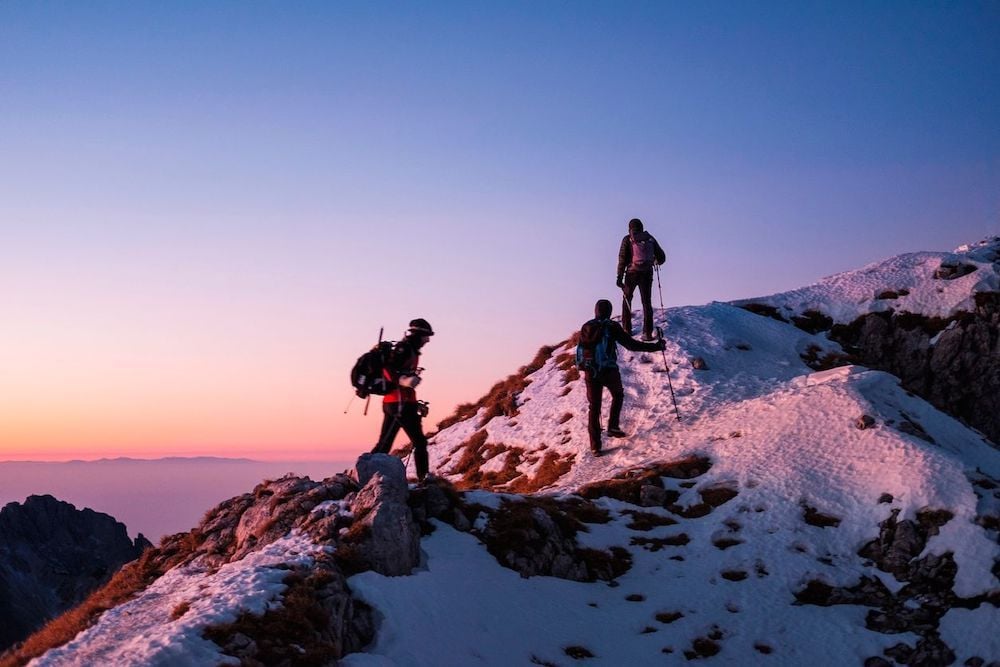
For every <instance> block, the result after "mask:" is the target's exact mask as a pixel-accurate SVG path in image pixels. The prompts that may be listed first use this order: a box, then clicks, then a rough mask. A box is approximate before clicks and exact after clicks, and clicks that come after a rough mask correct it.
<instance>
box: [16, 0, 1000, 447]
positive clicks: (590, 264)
mask: <svg viewBox="0 0 1000 667" xmlns="http://www.w3.org/2000/svg"><path fill="white" fill-rule="evenodd" d="M998 81H1000V5H998V4H997V3H995V2H990V3H981V2H963V3H906V4H900V3H882V4H879V3H853V2H845V3H840V2H838V3H819V2H774V3H752V4H747V3H738V2H702V3H659V2H651V3H645V2H640V3H631V2H630V3H604V2H548V3H527V2H525V3H493V4H484V3H458V2H455V3H450V2H449V3H434V4H433V5H427V4H396V3H382V2H372V3H325V2H316V3H308V2H306V3H294V4H287V3H270V2H268V3H265V2H232V3H210V4H204V5H203V4H200V3H168V4H163V3H151V2H128V3H126V2H92V3H84V4H80V3H68V2H67V3H60V2H44V3H29V2H8V3H3V4H2V5H0V154H2V155H3V157H4V159H3V160H0V248H2V249H3V256H2V257H3V258H2V261H0V306H2V308H3V313H4V318H3V323H4V326H3V327H2V328H0V369H2V371H0V459H4V458H14V459H23V458H55V459H59V458H75V457H90V456H116V455H123V454H124V455H133V456H145V455H150V456H155V455H169V454H177V455H192V454H217V455H224V456H253V457H265V458H277V459H287V458H310V459H320V458H337V457H340V456H345V455H352V454H354V453H357V452H358V451H360V450H361V449H362V448H364V447H367V446H370V444H371V443H372V442H373V441H374V439H375V432H376V431H377V429H378V422H379V418H378V416H377V413H378V411H377V409H376V410H374V411H375V413H376V416H374V417H373V416H371V415H370V416H369V417H368V418H367V419H363V418H362V417H361V416H360V407H359V405H358V403H357V402H355V404H354V406H353V407H352V412H351V414H349V415H346V416H345V415H344V414H343V409H344V407H345V406H346V405H347V402H348V400H349V399H350V397H351V391H350V387H349V385H348V382H347V371H348V369H349V367H350V365H351V363H352V362H353V361H354V359H355V358H356V357H357V355H358V354H360V352H361V351H363V350H364V349H365V348H366V347H368V346H369V345H371V344H373V343H374V339H375V337H376V335H377V332H378V328H379V326H382V325H384V326H385V327H386V335H387V337H391V338H396V337H398V336H399V335H400V334H401V333H402V331H403V329H404V328H405V325H406V323H407V321H408V320H409V319H411V318H413V317H425V318H426V319H428V320H430V322H431V323H432V324H433V325H434V327H435V328H436V329H437V330H438V332H439V333H438V335H437V336H435V338H434V340H433V342H432V343H431V345H429V346H428V347H427V350H426V355H425V358H424V360H423V361H424V363H423V365H424V366H426V368H427V369H428V370H427V373H426V375H425V383H424V385H423V386H422V387H421V395H422V397H424V398H428V399H429V400H430V401H431V403H432V413H431V421H432V422H436V421H437V420H439V419H441V418H443V417H445V416H446V415H447V414H449V413H450V412H451V410H452V408H453V407H454V405H455V404H456V403H459V402H466V401H472V400H475V399H476V398H478V397H479V396H480V395H481V394H482V393H484V392H485V390H487V389H488V388H489V386H490V385H491V384H492V383H493V382H494V381H496V380H498V379H500V378H501V377H503V376H505V375H506V374H508V373H510V372H513V371H514V370H515V369H516V368H517V367H518V366H520V365H521V364H524V363H526V362H527V361H528V360H530V358H531V357H532V356H533V354H534V351H535V350H536V349H537V348H538V347H540V346H541V345H542V344H546V343H554V342H557V341H559V340H562V339H564V338H566V337H568V336H569V335H570V334H571V333H572V332H573V331H574V330H575V329H576V328H578V326H579V324H580V323H581V322H582V321H584V320H585V319H587V317H589V315H590V313H591V312H592V305H593V302H594V301H595V300H596V299H597V298H600V297H613V295H614V294H615V291H616V290H615V287H614V268H615V267H614V263H615V254H616V252H617V246H618V242H619V240H620V238H621V236H622V235H623V234H624V233H625V227H626V223H627V221H628V219H629V218H631V217H634V216H638V217H641V218H643V219H644V220H645V221H646V223H647V228H648V229H649V230H650V231H651V232H652V233H653V234H654V235H655V236H657V238H658V239H659V240H660V241H661V243H662V245H663V246H664V247H665V248H666V250H667V253H668V263H667V265H666V266H665V267H664V271H663V276H662V277H663V281H664V299H665V301H666V303H667V305H678V304H690V303H702V302H706V301H710V300H726V299H733V298H739V297H749V296H754V295H758V294H764V293H770V292H775V291H779V290H784V289H790V288H794V287H797V286H800V285H803V284H808V283H811V282H814V281H815V280H817V279H819V278H821V277H823V276H825V275H828V274H830V273H834V272H837V271H841V270H846V269H851V268H856V267H858V266H861V265H863V264H865V263H867V262H870V261H873V260H876V259H879V258H881V257H884V256H887V255H894V254H898V253H901V252H907V251H915V250H942V249H950V248H953V247H955V246H957V245H959V244H961V243H965V242H971V241H975V240H978V239H980V238H982V237H984V236H986V235H988V234H996V233H1000V121H998V119H1000V86H997V82H998Z"/></svg>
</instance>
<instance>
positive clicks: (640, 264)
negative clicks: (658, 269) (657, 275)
mask: <svg viewBox="0 0 1000 667" xmlns="http://www.w3.org/2000/svg"><path fill="white" fill-rule="evenodd" d="M629 238H630V240H631V242H632V263H631V264H630V265H629V270H630V271H651V270H652V269H653V262H655V261H656V241H655V240H654V239H653V237H652V236H650V234H649V232H640V233H639V234H636V235H634V236H630V237H629Z"/></svg>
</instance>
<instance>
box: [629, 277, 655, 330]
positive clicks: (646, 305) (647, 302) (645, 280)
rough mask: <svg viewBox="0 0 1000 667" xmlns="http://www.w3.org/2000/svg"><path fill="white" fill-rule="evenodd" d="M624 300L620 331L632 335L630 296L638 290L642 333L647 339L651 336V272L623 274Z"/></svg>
mask: <svg viewBox="0 0 1000 667" xmlns="http://www.w3.org/2000/svg"><path fill="white" fill-rule="evenodd" d="M624 283H625V288H624V290H623V291H624V299H623V300H622V329H624V330H625V333H627V334H628V335H629V336H631V335H632V305H631V304H632V295H633V294H634V293H635V288H636V287H638V288H639V296H640V297H641V298H642V333H643V335H644V336H646V337H647V338H651V337H652V336H653V272H652V271H634V272H633V271H629V272H627V273H626V274H625V280H624Z"/></svg>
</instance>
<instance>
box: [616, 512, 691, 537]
mask: <svg viewBox="0 0 1000 667" xmlns="http://www.w3.org/2000/svg"><path fill="white" fill-rule="evenodd" d="M622 514H627V515H629V516H631V517H632V520H631V521H630V522H629V524H628V525H627V526H626V528H628V529H629V530H637V531H640V532H648V531H650V530H653V529H654V528H659V527H661V526H673V525H676V524H677V522H676V521H674V520H673V519H671V518H670V517H668V516H661V515H659V514H653V513H652V512H639V511H636V510H625V511H624V512H622Z"/></svg>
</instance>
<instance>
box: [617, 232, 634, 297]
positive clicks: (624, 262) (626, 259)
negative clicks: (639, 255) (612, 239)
mask: <svg viewBox="0 0 1000 667" xmlns="http://www.w3.org/2000/svg"><path fill="white" fill-rule="evenodd" d="M631 262H632V244H631V243H629V241H628V237H627V236H626V237H625V238H623V239H622V244H621V247H619V248H618V274H617V275H618V281H617V282H618V285H619V286H621V284H622V278H624V277H625V269H627V268H628V265H629V264H630V263H631Z"/></svg>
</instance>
